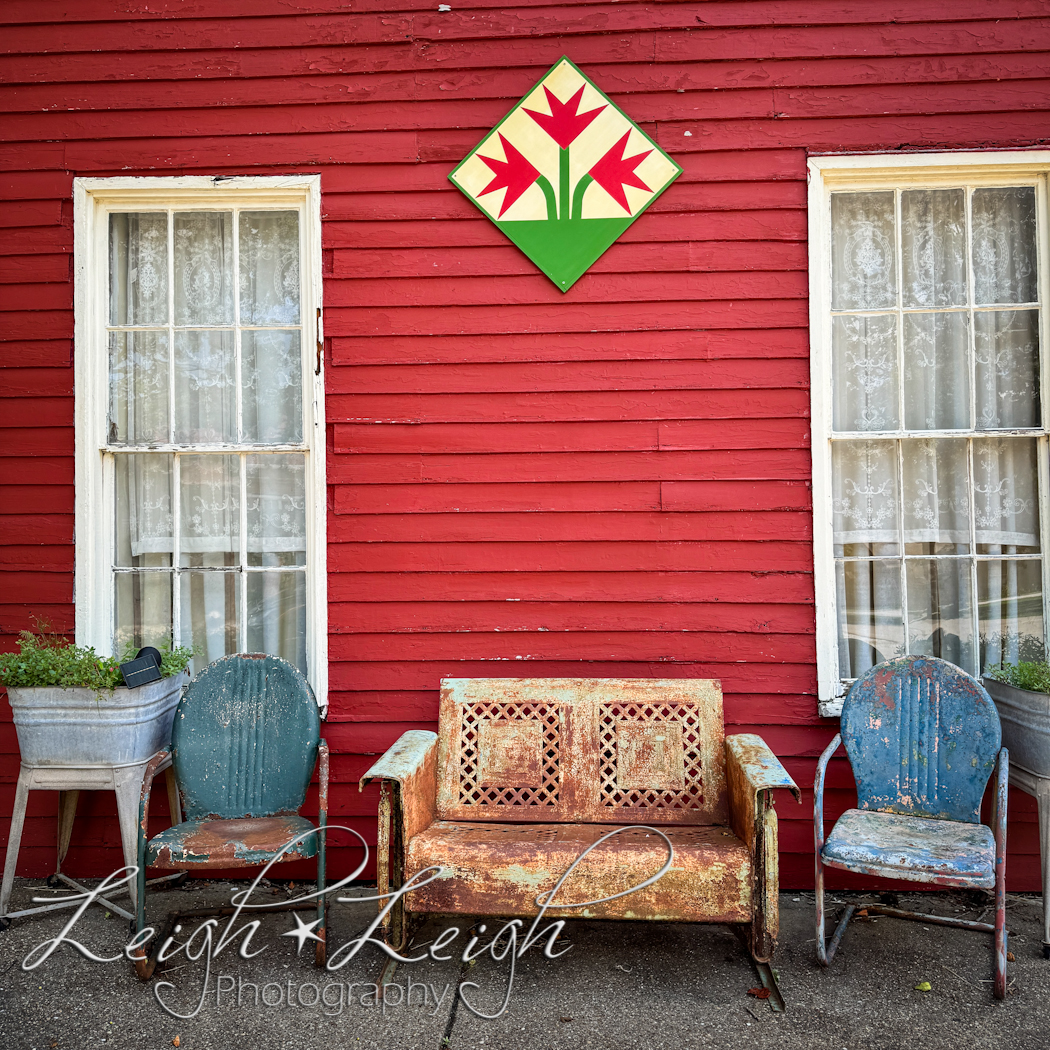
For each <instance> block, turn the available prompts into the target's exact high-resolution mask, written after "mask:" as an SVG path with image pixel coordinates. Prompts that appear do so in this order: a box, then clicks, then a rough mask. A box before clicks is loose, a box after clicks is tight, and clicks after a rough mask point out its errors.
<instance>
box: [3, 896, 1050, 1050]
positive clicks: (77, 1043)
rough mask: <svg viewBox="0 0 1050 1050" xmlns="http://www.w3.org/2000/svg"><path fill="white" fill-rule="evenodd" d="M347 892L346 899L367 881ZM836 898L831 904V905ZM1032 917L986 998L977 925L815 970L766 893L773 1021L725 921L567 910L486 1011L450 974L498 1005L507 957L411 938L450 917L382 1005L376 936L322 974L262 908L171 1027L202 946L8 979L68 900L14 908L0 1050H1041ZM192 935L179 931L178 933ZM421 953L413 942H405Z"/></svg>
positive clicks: (808, 907)
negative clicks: (561, 934)
mask: <svg viewBox="0 0 1050 1050" xmlns="http://www.w3.org/2000/svg"><path fill="white" fill-rule="evenodd" d="M246 885H247V884H246V883H227V882H214V883H201V882H197V881H194V882H190V883H188V884H187V885H186V886H185V887H183V888H178V889H169V890H158V891H154V892H152V893H151V895H150V897H149V904H150V914H151V915H152V916H153V917H154V919H155V920H157V921H159V920H161V919H162V918H163V917H164V916H165V915H166V914H167V912H169V911H174V910H184V909H188V908H199V907H204V906H214V905H220V904H228V903H229V898H230V895H231V894H232V893H233V892H235V891H236V889H238V888H243V887H244V886H246ZM62 892H65V891H54V890H47V889H46V888H45V887H44V884H43V883H42V882H36V881H31V880H25V879H20V880H18V882H17V883H16V890H15V898H14V900H13V901H12V906H13V907H15V908H19V907H28V906H30V905H31V897H32V896H34V895H38V896H48V897H51V896H57V895H60V894H61V893H62ZM260 892H261V894H262V895H263V896H264V897H265V898H267V899H272V900H273V902H275V903H278V902H281V901H284V900H286V899H288V898H289V897H290V896H292V895H293V894H290V893H289V891H288V890H287V888H286V887H284V886H283V885H277V884H275V885H273V886H267V887H265V888H263V889H262V890H261V891H260ZM353 892H354V893H355V894H356V895H358V896H360V895H364V894H366V893H367V892H368V891H367V890H366V889H357V890H355V891H353ZM840 899H842V900H845V899H850V900H854V899H857V898H855V897H853V896H849V897H848V898H847V895H841V897H840ZM901 901H902V906H904V907H912V908H918V909H921V910H924V911H932V912H937V913H941V914H958V915H961V916H964V917H968V918H977V917H978V916H979V915H980V914H981V912H982V911H985V910H986V906H985V905H984V904H982V903H981V902H980V901H979V900H975V899H974V897H973V896H972V895H969V894H964V893H936V894H933V893H930V894H915V895H910V896H904V895H902V897H901ZM374 909H375V905H374V904H373V903H364V902H363V903H360V904H334V905H333V907H332V912H331V920H330V929H329V943H330V945H331V946H332V950H333V951H335V950H337V949H338V947H339V946H340V945H344V944H346V943H347V942H350V941H351V940H352V939H353V938H355V937H356V936H358V935H359V934H360V933H361V932H362V931H363V930H364V929H365V927H367V925H368V924H369V922H371V920H372V918H373V917H374V915H375V911H374ZM838 910H839V909H838V908H837V907H834V906H833V907H832V909H831V911H832V915H833V916H834V914H835V913H836V912H837V911H838ZM60 916H61V917H60ZM1040 916H1041V901H1040V900H1039V898H1038V897H1035V896H1011V898H1010V901H1009V911H1008V924H1009V927H1010V930H1011V938H1010V949H1011V951H1012V952H1013V954H1014V956H1015V961H1014V962H1012V963H1011V964H1010V970H1009V973H1010V984H1011V994H1010V995H1009V997H1008V998H1007V1000H1006V1001H1005V1002H1003V1003H999V1002H995V1001H994V1000H993V998H992V992H991V975H992V951H991V947H992V946H991V938H990V936H988V935H986V934H978V933H967V932H964V931H962V930H955V929H950V928H946V927H936V926H934V927H929V928H928V929H927V928H924V927H923V926H921V925H919V924H917V923H912V922H902V921H900V920H894V919H890V918H868V919H859V920H854V922H853V924H852V925H851V927H850V929H849V931H848V932H847V934H846V938H845V940H844V943H843V946H842V948H841V950H840V953H839V955H838V957H837V958H836V959H835V961H834V964H833V966H832V967H831V969H830V970H827V971H822V970H821V969H820V968H819V967H818V966H817V964H816V962H815V959H814V941H813V936H814V933H813V901H812V896H811V895H807V894H804V893H785V894H782V896H781V939H780V947H779V949H778V952H777V955H776V957H775V959H774V967H775V968H776V970H777V972H778V975H779V981H780V988H781V991H782V992H783V995H784V999H785V1000H786V1002H787V1013H785V1014H783V1015H775V1014H773V1013H772V1011H771V1010H770V1008H769V1005H768V1003H766V1002H763V1001H761V1000H759V999H757V998H753V997H751V996H750V995H749V994H748V989H750V988H754V987H756V986H758V984H759V981H758V979H757V977H756V975H755V973H754V971H753V970H752V968H751V965H750V961H749V959H748V956H747V954H746V953H745V951H744V950H743V948H742V947H741V945H740V943H739V941H738V940H737V938H736V937H735V936H734V934H733V933H732V932H731V931H730V930H729V929H727V928H725V927H720V926H700V927H697V926H686V925H659V924H642V923H598V922H577V921H574V920H570V921H569V922H568V925H567V927H566V937H567V940H568V942H569V943H570V944H571V949H570V950H569V951H568V952H566V954H564V955H563V956H562V957H561V958H558V959H554V960H549V959H547V958H545V957H544V956H543V955H542V953H541V952H540V951H539V949H532V950H530V951H528V952H527V953H525V955H524V956H523V957H522V958H521V959H520V960H519V961H518V963H517V966H516V972H515V973H514V975H513V987H512V989H511V992H510V1000H509V1005H508V1007H507V1010H506V1012H505V1013H504V1014H503V1015H502V1016H500V1017H498V1018H496V1019H494V1020H487V1019H484V1018H481V1017H478V1016H476V1015H475V1014H474V1013H472V1012H471V1010H470V1009H469V1008H468V1007H467V1006H466V1005H465V1003H464V1002H463V1001H460V1000H459V999H458V997H457V995H456V990H457V987H458V986H459V985H460V983H461V982H468V983H469V984H470V985H476V987H467V988H465V990H464V994H465V996H466V999H467V1000H468V1001H469V1002H470V1003H471V1004H472V1005H473V1006H474V1007H475V1008H476V1009H477V1010H478V1011H479V1012H480V1013H488V1014H493V1013H496V1012H497V1011H498V1010H499V1008H500V1005H501V1004H502V1001H503V998H504V996H505V995H506V993H507V987H508V981H509V979H510V969H511V968H510V962H509V959H506V958H505V959H503V960H502V961H495V960H494V959H493V958H492V957H491V956H490V955H489V954H484V955H482V956H480V957H479V958H478V959H477V960H476V961H475V962H474V963H473V965H468V966H464V965H463V964H462V963H461V961H460V957H461V955H462V953H463V950H464V948H465V947H466V946H467V940H468V938H467V934H466V930H465V926H466V925H467V924H466V923H464V922H463V921H459V922H458V923H457V922H454V921H453V920H440V921H432V922H430V923H428V924H427V925H426V926H424V927H423V929H422V930H421V931H420V932H419V933H418V934H417V936H416V938H415V942H416V944H417V945H423V942H427V941H432V940H433V939H434V938H436V937H437V936H438V935H439V934H440V933H441V932H442V930H444V929H447V928H448V927H450V926H452V925H459V926H460V927H461V928H463V932H462V933H461V935H460V936H459V937H458V938H457V939H456V940H455V941H453V942H451V943H450V944H449V946H448V948H446V949H445V950H444V951H443V952H441V953H440V954H450V955H451V956H452V958H451V959H449V960H447V961H434V960H427V961H424V962H419V963H415V964H413V965H411V966H409V965H402V966H400V967H399V968H398V969H397V971H396V973H395V974H394V978H393V980H394V985H393V986H390V987H389V988H388V990H387V995H386V998H385V1003H381V1002H377V1001H376V995H375V984H376V982H378V981H379V980H380V975H381V972H382V969H383V965H384V957H383V956H382V954H381V952H380V951H379V950H378V949H377V948H374V947H371V946H367V945H366V946H365V947H364V948H363V949H362V951H361V952H360V953H359V954H358V955H357V956H356V957H355V958H353V959H351V960H350V961H349V962H347V963H346V965H345V966H343V967H342V968H340V969H338V970H336V971H334V972H326V971H322V970H316V969H314V967H313V965H312V959H313V951H312V944H311V942H309V941H307V942H306V945H305V947H304V950H303V952H302V954H301V955H300V956H298V957H297V955H296V947H297V942H296V940H294V939H292V938H289V937H284V936H282V934H283V933H284V932H285V931H288V930H291V929H294V928H295V926H296V923H295V920H294V918H293V917H292V915H290V914H287V913H281V914H271V915H268V916H263V917H262V926H261V928H260V930H259V934H258V936H257V938H256V939H255V941H254V942H253V949H254V948H265V950H264V951H263V952H262V953H261V954H260V955H258V956H257V957H256V958H254V959H250V960H244V959H241V958H239V957H238V956H237V954H236V951H235V947H234V948H228V949H226V950H225V951H223V952H222V953H221V954H220V955H219V956H218V958H216V959H214V960H213V961H212V964H211V973H210V979H209V981H208V983H207V988H206V991H205V994H204V998H203V1005H202V1006H201V1009H200V1012H199V1013H198V1014H197V1015H196V1016H195V1017H193V1018H189V1019H185V1020H182V1019H178V1018H176V1017H172V1016H171V1015H170V1014H169V1013H167V1012H165V1010H164V1009H162V1008H161V1006H160V1005H159V1004H158V1002H157V999H156V998H155V993H157V992H159V993H160V994H161V995H162V996H163V997H164V1000H165V1002H166V1003H167V1004H168V1005H169V1007H170V1008H171V1009H172V1010H173V1011H175V1012H177V1013H182V1014H188V1013H190V1012H191V1011H192V1010H193V1009H194V1008H195V1007H196V1005H197V1003H198V1001H199V1000H200V999H201V994H202V988H204V987H205V982H204V975H205V960H204V959H203V958H201V959H199V960H198V961H197V962H188V961H187V960H186V958H185V957H184V956H181V955H180V956H178V957H177V958H175V959H173V960H171V963H170V968H169V969H167V970H165V971H163V972H160V973H158V976H157V977H156V978H155V979H154V980H153V981H152V982H150V983H149V984H143V983H141V982H139V981H138V980H137V978H136V977H135V975H134V972H133V971H132V968H131V965H130V963H128V962H127V961H125V960H120V959H118V960H117V961H114V962H109V963H101V962H92V961H90V960H88V959H85V958H82V957H81V956H80V954H79V953H77V952H76V951H75V950H74V949H73V948H71V947H69V946H68V945H65V946H63V947H62V948H60V949H59V950H58V951H57V952H56V953H55V954H54V955H52V956H51V957H50V958H49V959H47V960H46V961H45V962H43V963H42V964H41V965H40V966H39V967H38V968H37V969H35V970H32V971H30V972H25V971H24V970H23V969H22V961H23V959H24V958H25V956H26V955H27V954H28V953H29V952H30V951H31V950H32V949H33V948H35V947H36V946H37V945H40V944H41V943H42V942H45V941H47V940H48V939H50V938H53V937H55V936H56V935H57V934H58V933H59V931H60V930H61V929H62V926H63V925H64V923H65V921H66V920H67V918H68V913H55V914H51V915H45V916H35V917H29V918H26V919H21V920H15V922H14V924H13V925H12V926H11V928H10V929H8V930H7V931H6V932H4V933H0V1011H2V1012H0V1045H2V1046H3V1047H4V1048H5V1050H7V1048H10V1050H67V1048H83V1047H107V1048H128V1050H132V1048H133V1050H150V1048H164V1047H171V1046H173V1040H174V1039H175V1038H176V1037H178V1040H179V1042H178V1045H179V1047H180V1050H205V1048H216V1050H218V1048H222V1050H242V1048H245V1050H247V1048H251V1050H280V1048H286V1047H287V1048H296V1050H300V1048H301V1050H311V1048H315V1047H316V1048H325V1050H328V1048H331V1047H350V1048H361V1050H366V1048H372V1047H375V1048H383V1050H387V1048H391V1050H393V1048H402V1047H404V1048H416V1047H420V1048H426V1050H443V1048H450V1050H460V1048H464V1050H466V1048H484V1050H514V1048H542V1050H549V1048H563V1047H564V1048H572V1047H601V1048H606V1047H608V1048H621V1047H622V1048H637V1047H669V1048H675V1050H679V1048H690V1047H737V1046H744V1047H747V1048H763V1047H778V1048H779V1047H785V1048H790V1047H799V1048H810V1047H812V1048H817V1047H819V1048H828V1050H841V1048H847V1047H848V1048H849V1050H854V1048H869V1047H870V1048H878V1050H882V1048H895V1047H915V1046H922V1047H924V1048H930V1050H933V1048H941V1047H943V1048H951V1050H957V1048H959V1047H1011V1048H1018V1050H1029V1048H1031V1050H1045V1048H1047V1047H1048V1046H1050V995H1048V992H1050V961H1047V960H1044V959H1043V958H1042V953H1041V934H1040ZM251 917H255V916H251ZM303 917H304V921H306V922H309V921H310V920H311V919H312V916H311V915H308V914H304V916H303ZM200 921H201V920H192V923H193V924H196V923H198V922H200ZM220 921H221V922H222V923H223V924H225V922H226V920H220ZM244 921H247V919H244V920H242V922H241V925H243V922H244ZM479 921H481V922H484V921H485V920H484V919H482V920H479ZM500 925H501V923H499V922H498V921H494V920H491V919H490V920H488V930H487V931H486V932H485V933H482V934H481V935H480V936H481V941H480V942H479V944H478V947H481V948H484V947H485V946H486V945H487V944H488V943H489V940H490V938H491V935H492V933H493V932H495V930H496V929H498V927H499V926H500ZM193 928H194V926H193V925H187V927H186V929H185V930H184V931H183V936H186V935H187V934H188V933H189V932H191V930H192V929H193ZM69 936H70V937H73V938H75V939H77V940H79V941H80V942H81V943H83V944H84V945H86V946H87V947H89V948H90V949H91V950H92V951H93V952H94V953H95V954H97V955H103V956H114V955H117V954H118V953H119V952H120V951H121V949H122V947H123V945H124V944H125V943H126V942H127V940H128V932H127V924H126V923H125V922H124V921H123V920H121V919H119V918H117V917H116V916H111V917H110V918H106V916H105V915H104V912H103V909H102V908H100V907H97V906H93V907H91V908H90V909H88V912H87V913H86V914H85V915H84V916H83V918H82V919H81V920H80V921H79V923H78V924H77V926H76V928H75V930H73V931H71V932H70V934H69ZM563 941H564V938H563ZM200 943H201V942H200V941H198V944H200ZM426 950H427V948H426V946H425V945H423V947H422V948H421V949H420V948H417V949H416V951H415V953H414V954H421V953H422V954H425V953H426ZM923 981H928V982H929V983H930V985H931V990H930V991H929V992H922V991H917V990H916V989H915V986H916V985H917V984H919V983H920V982H923ZM408 998H410V999H411V1001H410V1002H407V1001H406V1000H407V999H408ZM289 1001H290V1002H291V1005H289Z"/></svg>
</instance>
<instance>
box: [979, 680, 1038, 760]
mask: <svg viewBox="0 0 1050 1050" xmlns="http://www.w3.org/2000/svg"><path fill="white" fill-rule="evenodd" d="M982 683H983V685H984V687H985V689H987V690H988V693H989V695H990V696H991V698H992V699H993V700H994V701H995V706H996V707H997V708H998V710H999V722H1000V724H1001V725H1002V727H1003V743H1004V744H1005V745H1006V747H1007V748H1009V750H1010V765H1011V766H1014V765H1018V766H1021V767H1022V768H1023V769H1026V770H1028V771H1029V772H1030V773H1034V774H1035V775H1036V776H1039V777H1050V664H1048V663H1047V662H1046V661H1045V660H1021V661H1020V662H1018V663H1016V664H1007V663H1004V664H1003V665H1002V666H1000V667H991V668H989V669H988V670H987V671H985V673H984V677H983V679H982Z"/></svg>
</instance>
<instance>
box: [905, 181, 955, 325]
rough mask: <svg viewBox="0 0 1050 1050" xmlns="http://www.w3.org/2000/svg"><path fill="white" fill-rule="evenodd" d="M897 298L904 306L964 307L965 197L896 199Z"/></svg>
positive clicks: (911, 194)
mask: <svg viewBox="0 0 1050 1050" xmlns="http://www.w3.org/2000/svg"><path fill="white" fill-rule="evenodd" d="M901 248H902V253H901V254H902V260H903V271H904V273H903V281H902V293H903V302H904V305H905V306H906V307H907V306H965V305H966V300H967V293H966V194H965V193H964V191H963V190H906V191H905V192H904V193H902V194H901Z"/></svg>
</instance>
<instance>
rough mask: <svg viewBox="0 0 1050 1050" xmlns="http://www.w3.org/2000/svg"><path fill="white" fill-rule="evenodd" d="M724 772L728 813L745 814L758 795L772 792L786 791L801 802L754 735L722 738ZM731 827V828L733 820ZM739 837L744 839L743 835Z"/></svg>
mask: <svg viewBox="0 0 1050 1050" xmlns="http://www.w3.org/2000/svg"><path fill="white" fill-rule="evenodd" d="M730 770H732V772H730ZM726 772H727V774H728V776H729V805H730V812H734V811H735V810H736V809H738V808H740V807H742V806H743V807H744V809H745V810H746V809H748V808H750V802H751V801H752V800H753V799H754V798H755V797H756V796H757V795H758V794H759V792H762V791H772V790H773V789H775V788H787V789H788V790H789V791H790V792H791V793H792V794H793V795H794V796H795V801H796V802H801V801H802V792H801V791H800V790H799V787H798V785H797V784H796V783H795V782H794V781H793V780H792V779H791V776H790V775H789V774H788V771H787V770H786V769H785V768H784V767H783V765H782V764H781V762H780V759H779V758H777V756H776V755H774V754H773V752H772V751H770V750H769V747H768V745H767V744H766V742H765V741H764V740H763V739H762V738H761V737H760V736H756V735H755V734H754V733H738V734H736V735H735V736H727V737H726ZM745 790H746V794H747V795H748V796H750V797H749V798H747V799H745V798H744V797H743V795H744V791H745ZM741 815H743V810H742V814H741ZM733 824H734V827H735V826H736V817H735V816H734V818H733ZM738 834H739V832H738ZM740 837H741V838H746V836H744V835H741V836H740Z"/></svg>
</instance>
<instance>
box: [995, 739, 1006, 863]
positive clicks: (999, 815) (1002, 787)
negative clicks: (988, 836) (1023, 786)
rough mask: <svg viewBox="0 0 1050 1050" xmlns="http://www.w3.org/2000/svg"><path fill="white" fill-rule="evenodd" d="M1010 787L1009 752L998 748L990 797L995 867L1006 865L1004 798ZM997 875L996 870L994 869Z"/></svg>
mask: <svg viewBox="0 0 1050 1050" xmlns="http://www.w3.org/2000/svg"><path fill="white" fill-rule="evenodd" d="M1009 787H1010V752H1009V751H1008V750H1007V749H1006V748H1005V747H1004V748H1000V750H999V756H998V758H997V759H996V762H995V796H994V797H993V799H992V831H993V832H995V864H996V868H997V869H998V867H999V866H1000V865H1002V866H1003V867H1004V868H1005V865H1006V800H1007V793H1008V791H1009ZM996 874H997V875H998V871H996Z"/></svg>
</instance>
